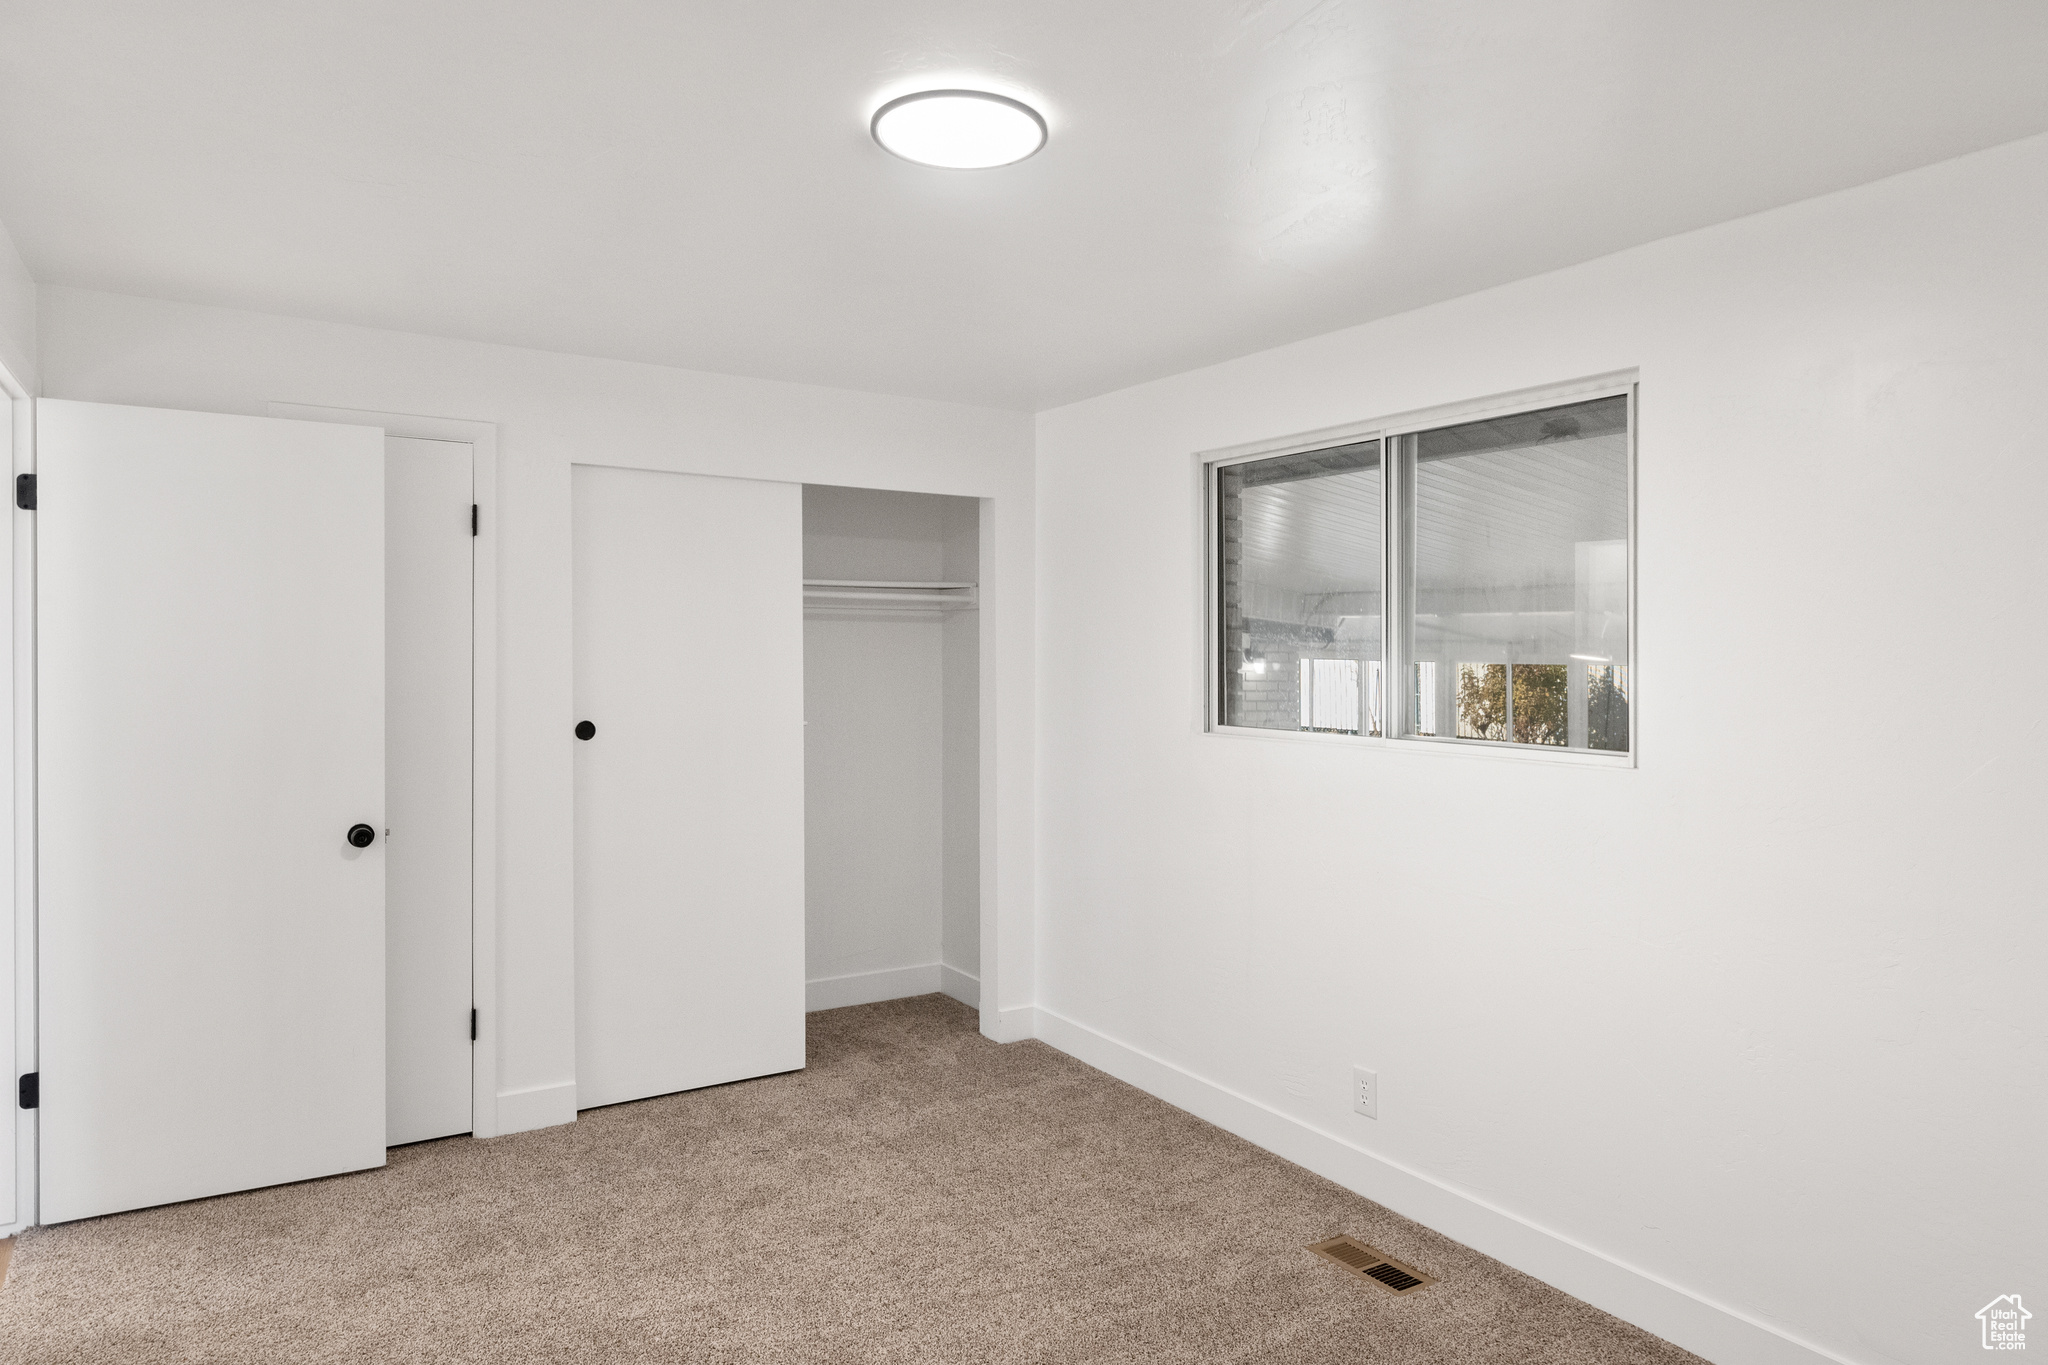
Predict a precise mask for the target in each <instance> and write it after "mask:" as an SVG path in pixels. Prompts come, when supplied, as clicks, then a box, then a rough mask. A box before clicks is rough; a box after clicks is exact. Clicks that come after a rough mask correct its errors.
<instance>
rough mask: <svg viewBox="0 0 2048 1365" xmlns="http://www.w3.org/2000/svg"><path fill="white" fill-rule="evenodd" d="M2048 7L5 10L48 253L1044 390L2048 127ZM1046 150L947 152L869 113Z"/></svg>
mask: <svg viewBox="0 0 2048 1365" xmlns="http://www.w3.org/2000/svg"><path fill="white" fill-rule="evenodd" d="M2044 71H2048V4H2044V3H2042V0H1910V2H1908V0H1712V3H1701V2H1699V0H1693V2H1691V3H1680V0H1649V2H1647V3H1646V0H871V2H870V3H847V2H846V0H835V2H831V3H828V2H826V0H779V2H778V0H754V3H732V2H731V0H725V3H716V4H714V3H708V2H700V3H680V2H679V0H575V2H574V3H565V2H564V0H356V2H355V3H350V4H334V3H312V2H309V0H296V2H294V0H178V3H175V4H165V3H163V2H162V0H61V2H59V0H0V220H4V221H5V222H6V224H7V225H8V227H9V228H10V229H11V230H12V231H13V233H14V236H15V238H16V241H17V244H18V245H19V246H20V248H21V251H22V254H23V256H24V257H25V259H26V260H27V261H28V263H29V266H30V269H31V270H32V271H33V272H34V273H35V274H36V275H37V277H38V278H39V279H41V280H43V281H45V282H55V283H62V284H75V285H82V286H89V287H94V288H101V289H110V290H118V291H123V292H128V293H136V294H147V295H156V296H161V297H167V298H177V299H186V300H193V301H199V302H211V303H221V304H231V305H236V306H241V307H248V308H257V309H263V310H269V311H276V312H284V313H292V314H298V315H302V316H308V317H319V318H331V319H336V320H342V321H350V322H361V323H368V324H373V325H377V326H383V327H394V328H401V329H406V330H411V331H419V332H430V333H439V334H443V335H449V336H459V337H471V338H477V339H482V340H490V341H501V342H509V343H513V344H517V345H524V346H535V347H542V348H547V349H552V350H561V351H573V352H581V353H585V354H591V355H602V356H615V357H622V358H628V359H637V360H646V361H654V362H659V363H663V364H670V365H682V366H689V367H693V368H699V369H708V370H720V371H727V372H731V373H739V374H751V375H763V376H770V377H776V378H787V379H795V380H805V381H811V382H817V383H825V384H836V385H844V386H849V387H854V388H862V389H872V390H878V391H882V392H891V393H905V394H920V395H928V396H933V397H942V398H952V399H958V400H962V401H967V402H977V403H987V404H995V405H1001V406H1008V407H1019V408H1036V407H1044V406H1050V405H1053V404H1057V403H1061V402H1066V401H1069V400H1072V399H1075V398H1079V397H1083V396H1086V395H1089V394H1092V393H1097V392H1101V391H1105V390H1108V389H1112V388H1116V387H1119V386H1121V385H1125V384H1129V383H1132V382H1135V381H1139V380H1143V379H1147V378H1152V377H1155V376H1159V375H1163V374H1168V373H1172V372H1174V371H1177V370H1181V369H1185V368H1188V367H1191V366H1195V365H1200V364H1204V363H1208V362H1211V361H1215V360H1219V359H1223V358H1226V357H1228V356H1232V355H1237V354H1242V353H1245V352H1248V351H1252V350H1256V349H1259V348H1262V347H1265V346H1270V345H1274V344H1277V343H1280V342H1284V341H1289V340H1294V339H1297V338H1300V337H1304V336H1310V335H1314V334H1316V333H1319V332H1323V331H1328V330H1331V329H1333V328H1337V327H1341V326H1345V325H1348V324H1352V323H1356V322H1361V321H1365V320H1367V319H1370V318H1373V317H1376V316H1381V315H1384V314H1387V313H1390V312H1395V311H1399V310H1402V309H1406V308H1412V307H1415V306H1417V305H1420V304H1423V303H1426V302H1430V301H1432V300H1436V299H1441V298H1447V297H1451V296H1454V295H1457V294H1461V293H1466V292H1469V291H1471V290H1474V289H1479V288H1483V287H1485V286H1488V285H1491V284H1496V283H1500V282H1504V281H1507V280H1511V279H1515V278H1519V277H1522V276H1526V275H1529V274H1532V273H1536V272H1539V271H1542V270H1546V269H1551V268H1554V267H1557V266H1561V265H1566V264H1569V263H1571V262H1574V261H1579V260H1584V259H1588V258H1590V257H1593V256H1597V255H1601V254H1604V253H1606V252H1610V251H1613V250H1616V249H1618V248H1621V247H1625V246H1628V245H1631V244H1634V243H1638V242H1644V241H1649V240H1652V239H1655V238H1658V237H1662V236H1666V235H1669V234H1671V233H1674V232H1679V231H1683V230H1686V229H1689V228H1693V227H1698V226H1703V225H1705V224H1708V223H1712V222H1717V221H1721V220H1724V219H1727V218H1731V217H1735V216H1738V215H1741V214H1744V213H1749V212H1753V211H1755V210H1758V209H1762V208H1766V207H1770V206H1772V205H1776V204H1782V203H1787V202H1790V201H1792V200H1795V199H1800V198H1804V197H1807V196H1810V195H1814V194H1819V193H1822V192H1825V191H1828V190H1832V189H1837V188H1841V187H1844V186H1848V185H1853V184H1858V183H1861V182H1864V181H1868V180H1871V179H1875V178H1877V177H1879V176H1883V175H1886V174H1890V173H1893V172H1896V171H1900V170H1905V169H1908V168H1911V167H1913V166H1917V165H1924V164H1926V163H1929V162H1932V161H1936V160H1940V159H1942V158H1945V157H1949V156H1953V155H1956V154H1959V153H1962V152H1966V151H1970V150H1974V149H1977V148H1981V147H1986V146H1991V145H1994V144H1996V143H1999V142H2004V141H2009V140H2011V139H2014V138H2017V137H2022V136H2026V135H2028V134H2031V133H2035V132H2039V131H2042V130H2044V129H2048V79H2043V72H2044ZM952 84H987V85H989V86H991V87H992V88H996V89H1000V90H1003V91H1006V92H1008V93H1013V94H1017V95H1021V96H1024V97H1026V98H1028V99H1031V100H1032V101H1033V102H1034V103H1036V104H1037V105H1038V106H1039V107H1040V108H1041V109H1042V110H1043V111H1044V112H1045V114H1046V115H1047V118H1048V120H1049V122H1050V124H1051V127H1052V141H1051V143H1050V145H1049V146H1048V147H1047V149H1046V150H1045V151H1044V152H1042V153H1040V154H1039V155H1038V156H1037V157H1035V158H1033V159H1032V160H1030V161H1026V162H1023V163H1021V164H1019V165H1016V166H1012V167H1008V168H1005V169H1002V170H996V171H978V172H973V171H970V172H961V171H950V172H949V171H934V170H927V169H923V168H920V167H916V166H912V165H909V164H906V163H903V162H899V161H895V160H893V159H892V158H890V157H889V156H888V155H886V154H885V153H883V152H881V151H880V150H879V149H877V148H876V147H875V146H874V145H873V144H872V143H871V142H870V141H869V139H868V137H867V132H866V120H867V116H868V114H869V112H870V111H871V110H872V109H873V108H874V107H875V106H876V105H877V104H878V103H879V102H880V101H881V100H882V99H884V98H887V97H889V96H891V95H895V94H899V93H903V92H904V91H906V90H909V89H914V88H921V87H925V86H930V85H952Z"/></svg>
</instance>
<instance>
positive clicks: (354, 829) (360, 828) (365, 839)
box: [348, 825, 377, 848]
mask: <svg viewBox="0 0 2048 1365" xmlns="http://www.w3.org/2000/svg"><path fill="white" fill-rule="evenodd" d="M348 841H349V842H350V843H351V844H354V845H355V846H356V847H357V848H368V847H369V846H370V845H371V844H374V843H376V842H377V831H376V830H374V829H371V828H370V827H369V826H368V825H350V826H349V827H348Z"/></svg>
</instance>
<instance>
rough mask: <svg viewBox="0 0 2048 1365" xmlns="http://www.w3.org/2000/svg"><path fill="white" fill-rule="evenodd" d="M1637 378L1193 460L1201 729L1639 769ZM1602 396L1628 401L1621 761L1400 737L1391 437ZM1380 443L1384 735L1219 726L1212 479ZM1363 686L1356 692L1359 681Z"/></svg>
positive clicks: (1404, 703)
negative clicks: (1227, 471) (1264, 463)
mask: <svg viewBox="0 0 2048 1365" xmlns="http://www.w3.org/2000/svg"><path fill="white" fill-rule="evenodd" d="M1637 389H1638V376H1637V373H1636V371H1634V370H1623V371H1616V372H1612V373H1608V374H1602V375H1594V376H1591V377H1589V378H1586V379H1577V380H1571V381H1568V382H1565V383H1560V384H1546V385H1542V386H1539V387H1536V388H1529V389H1520V390H1516V391H1515V392H1513V393H1504V394H1496V395H1494V396H1492V397H1488V398H1480V399H1474V400H1472V401H1469V402H1461V403H1450V404H1445V405H1442V406H1439V407H1433V408H1420V409H1415V410H1413V411H1409V412H1402V413H1396V414H1393V415H1391V416H1387V417H1380V418H1375V419H1373V420H1370V421H1364V422H1351V423H1346V424H1344V425H1342V426H1334V427H1324V428H1322V429H1321V430H1318V431H1309V432H1302V433H1299V434H1297V435H1293V436H1284V437H1277V438H1275V439H1272V440H1268V441H1254V442H1251V443H1248V444H1245V445H1238V446H1228V447H1225V448H1223V449H1220V450H1205V451H1200V452H1197V453H1196V455H1195V456H1194V461H1195V466H1196V472H1197V477H1198V478H1199V480H1200V484H1201V490H1202V499H1201V506H1202V509H1203V512H1202V518H1201V527H1200V536H1201V551H1200V556H1201V557H1200V563H1201V565H1202V593H1201V612H1202V628H1201V630H1200V631H1199V632H1198V634H1197V638H1198V639H1199V640H1200V641H1201V649H1202V657H1201V669H1202V677H1203V679H1204V682H1203V687H1202V695H1203V698H1204V700H1203V709H1202V714H1201V717H1200V728H1201V730H1202V731H1203V732H1204V733H1206V734H1211V735H1219V736H1243V737H1246V738H1251V739H1268V740H1279V741H1281V742H1291V743H1298V744H1299V743H1305V744H1349V745H1357V746H1363V747H1366V748H1370V749H1379V750H1394V751H1400V752H1407V753H1438V754H1449V755H1455V756H1459V757H1466V758H1493V759H1505V760H1508V761H1511V762H1537V763H1564V764H1569V765H1574V766H1581V767H1596V768H1613V769H1632V768H1634V767H1636V766H1637V763H1638V761H1639V760H1640V756H1641V754H1642V747H1643V745H1642V706H1641V703H1642V686H1641V677H1642V674H1641V672H1640V670H1639V669H1638V668H1637V657H1636V656H1637V650H1638V644H1637V634H1638V631H1637V627H1636V607H1637V598H1636V443H1637V410H1638V395H1637ZM1599 398H1626V399H1627V400H1628V455H1627V459H1628V468H1627V479H1628V513H1627V537H1628V542H1627V549H1628V570H1627V582H1628V716H1629V726H1628V730H1629V735H1628V738H1629V747H1628V751H1627V752H1626V753H1609V752H1605V751H1601V750H1588V749H1563V748H1559V747H1557V746H1555V745H1548V744H1521V743H1517V742H1515V741H1513V740H1488V739H1459V738H1457V737H1456V736H1455V735H1416V734H1407V733H1403V731H1405V730H1407V729H1408V728H1410V727H1409V717H1408V715H1407V714H1406V713H1407V710H1408V705H1409V703H1408V700H1407V698H1408V691H1409V689H1408V688H1407V686H1406V667H1407V663H1408V661H1407V660H1405V659H1402V658H1400V657H1399V653H1400V646H1399V641H1400V639H1401V638H1402V637H1403V636H1405V634H1406V630H1405V625H1399V624H1397V622H1396V614H1397V613H1396V608H1397V607H1398V608H1400V610H1401V611H1402V612H1405V611H1406V606H1405V603H1404V602H1403V601H1402V599H1403V598H1404V597H1405V596H1406V594H1405V593H1404V592H1402V591H1399V590H1397V585H1396V577H1395V573H1396V569H1397V567H1398V561H1399V554H1400V548H1401V547H1400V546H1399V544H1398V543H1397V542H1398V535H1397V527H1396V525H1395V518H1394V515H1393V509H1394V507H1395V499H1396V498H1397V497H1399V496H1400V495H1401V491H1402V490H1400V489H1399V488H1398V486H1397V483H1398V480H1397V479H1396V477H1395V474H1394V461H1393V459H1392V458H1391V456H1392V451H1393V446H1394V441H1395V438H1397V437H1401V436H1412V435H1416V434H1418V433H1421V432H1426V431H1435V430H1437V429H1438V428H1441V427H1447V426H1457V425H1459V424H1460V423H1463V422H1471V421H1479V420H1482V419H1485V418H1488V417H1505V416H1512V415H1514V414H1516V413H1521V412H1532V411H1535V410H1538V409H1541V408H1553V407H1559V406H1562V405H1564V404H1567V403H1583V402H1590V401H1592V400H1594V399H1599ZM1374 440H1376V441H1378V442H1379V443H1380V489H1381V495H1380V496H1381V551H1382V554H1381V564H1380V604H1381V617H1380V677H1381V678H1382V680H1383V687H1384V699H1383V701H1382V711H1383V714H1382V719H1381V724H1382V729H1383V730H1384V731H1385V732H1386V733H1384V734H1381V735H1342V734H1328V733H1321V732H1316V731H1303V730H1267V729H1261V728H1259V727H1257V726H1249V725H1226V724H1224V723H1223V719H1222V717H1223V640H1222V638H1221V623H1222V605H1223V604H1222V595H1221V582H1220V580H1221V574H1220V569H1221V564H1220V563H1219V559H1218V551H1219V549H1220V547H1221V544H1222V540H1221V536H1222V526H1221V512H1222V509H1221V506H1220V504H1219V501H1218V498H1217V495H1216V490H1217V471H1219V470H1221V469H1224V468H1226V467H1228V466H1231V465H1238V464H1248V463H1250V462H1252V461H1254V460H1270V459H1273V458H1275V457H1277V456H1282V455H1299V454H1303V453H1306V452H1308V451H1314V450H1325V449H1328V448H1330V447H1332V446H1342V445H1354V444H1357V443H1359V442H1363V441H1374ZM1360 685H1361V686H1363V679H1362V678H1361V682H1360Z"/></svg>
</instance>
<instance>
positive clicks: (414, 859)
mask: <svg viewBox="0 0 2048 1365" xmlns="http://www.w3.org/2000/svg"><path fill="white" fill-rule="evenodd" d="M384 454H385V463H384V506H385V518H384V534H385V544H384V564H385V589H384V611H385V637H384V638H385V697H386V710H385V729H384V765H385V784H386V792H387V795H386V801H387V810H388V812H389V822H390V827H391V846H390V848H389V849H388V850H387V851H386V853H385V855H384V856H385V858H386V859H387V860H388V867H387V870H386V873H385V877H386V893H387V896H388V900H387V903H386V907H385V920H384V923H385V935H386V938H385V962H386V971H385V989H386V991H387V996H386V1002H385V1019H386V1030H385V1085H386V1097H387V1104H386V1113H385V1125H386V1133H385V1136H386V1140H387V1141H388V1142H389V1143H391V1144H392V1145H393V1146H396V1145H398V1144H399V1143H403V1142H422V1141H425V1140H426V1139H428V1138H438V1137H447V1136H449V1135H450V1134H454V1133H467V1132H468V1131H470V1114H469V1105H470V1085H469V1074H470V1070H469V1056H470V1041H469V1036H470V1013H469V1012H470V1005H471V992H470V971H469V941H470V846H471V841H470V810H471V804H470V737H471V724H470V696H471V686H470V670H471V660H470V640H471V638H472V632H471V629H470V610H471V593H472V585H473V577H474V566H473V563H472V559H473V555H474V551H473V549H472V547H473V546H474V545H475V543H476V542H475V540H474V538H473V536H472V534H471V529H470V528H471V524H472V523H471V521H470V507H471V504H472V503H473V502H474V500H475V497H476V493H475V479H474V476H473V473H472V448H471V446H470V445H469V443H468V442H466V441H461V442H458V441H422V440H414V439H411V438H408V437H398V436H394V437H390V438H388V439H387V440H386V441H385V442H384Z"/></svg>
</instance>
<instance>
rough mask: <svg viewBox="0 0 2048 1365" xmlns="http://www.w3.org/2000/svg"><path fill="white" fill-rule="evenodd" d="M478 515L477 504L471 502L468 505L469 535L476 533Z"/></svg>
mask: <svg viewBox="0 0 2048 1365" xmlns="http://www.w3.org/2000/svg"><path fill="white" fill-rule="evenodd" d="M478 515H479V514H478V512H477V505H476V504H475V503H471V504H470V505H469V533H470V534H471V535H475V534H476V533H477V518H478Z"/></svg>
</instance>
